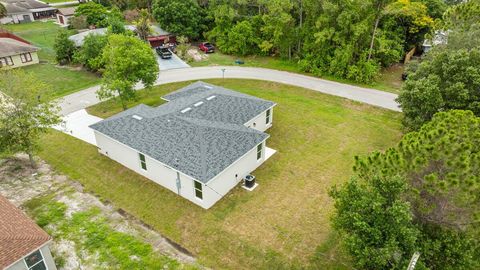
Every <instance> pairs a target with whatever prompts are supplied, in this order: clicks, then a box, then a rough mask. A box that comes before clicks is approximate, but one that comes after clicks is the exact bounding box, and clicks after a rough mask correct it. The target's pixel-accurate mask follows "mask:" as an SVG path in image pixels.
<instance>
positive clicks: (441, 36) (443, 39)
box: [422, 30, 449, 53]
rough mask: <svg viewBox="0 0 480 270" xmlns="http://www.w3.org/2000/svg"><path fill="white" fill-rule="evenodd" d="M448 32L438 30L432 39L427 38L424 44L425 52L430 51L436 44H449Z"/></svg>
mask: <svg viewBox="0 0 480 270" xmlns="http://www.w3.org/2000/svg"><path fill="white" fill-rule="evenodd" d="M448 32H449V31H440V30H437V31H435V34H434V36H433V38H432V39H425V40H424V41H423V44H422V49H423V53H426V52H428V51H430V50H431V49H432V47H434V46H437V45H444V44H447V40H448Z"/></svg>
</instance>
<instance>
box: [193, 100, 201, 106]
mask: <svg viewBox="0 0 480 270" xmlns="http://www.w3.org/2000/svg"><path fill="white" fill-rule="evenodd" d="M202 104H203V101H199V102H197V103H195V104H193V106H195V107H198V106H200V105H202Z"/></svg>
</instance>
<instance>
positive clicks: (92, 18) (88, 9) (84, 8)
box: [74, 1, 107, 27]
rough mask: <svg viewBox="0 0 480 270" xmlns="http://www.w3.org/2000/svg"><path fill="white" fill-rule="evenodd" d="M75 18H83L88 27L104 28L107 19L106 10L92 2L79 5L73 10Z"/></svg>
mask: <svg viewBox="0 0 480 270" xmlns="http://www.w3.org/2000/svg"><path fill="white" fill-rule="evenodd" d="M74 16H75V17H78V16H85V17H86V18H87V23H88V24H89V25H96V26H99V27H101V26H104V24H105V19H106V18H107V9H106V8H105V7H104V6H102V5H100V4H97V3H95V2H93V1H89V2H87V3H85V4H81V5H79V6H78V7H77V9H76V10H75V14H74Z"/></svg>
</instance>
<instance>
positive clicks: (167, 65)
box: [155, 53, 190, 71]
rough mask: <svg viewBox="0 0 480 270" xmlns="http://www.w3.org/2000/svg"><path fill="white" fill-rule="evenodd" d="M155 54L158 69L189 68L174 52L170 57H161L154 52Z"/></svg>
mask: <svg viewBox="0 0 480 270" xmlns="http://www.w3.org/2000/svg"><path fill="white" fill-rule="evenodd" d="M155 55H156V56H157V62H158V67H159V68H160V71H165V70H170V69H178V68H189V67H190V66H189V65H188V64H187V63H185V62H184V61H183V60H182V59H180V57H178V56H177V55H176V54H172V58H170V59H162V58H160V56H158V54H157V53H155Z"/></svg>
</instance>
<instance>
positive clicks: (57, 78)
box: [0, 21, 100, 98]
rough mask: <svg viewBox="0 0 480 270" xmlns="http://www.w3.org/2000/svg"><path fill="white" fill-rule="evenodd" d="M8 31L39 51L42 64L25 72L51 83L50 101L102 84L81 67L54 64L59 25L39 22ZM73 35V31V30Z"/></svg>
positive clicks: (10, 25)
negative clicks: (63, 66) (28, 42)
mask: <svg viewBox="0 0 480 270" xmlns="http://www.w3.org/2000/svg"><path fill="white" fill-rule="evenodd" d="M0 27H4V28H6V29H7V30H9V31H12V32H13V33H15V34H16V35H18V36H20V37H22V38H24V39H26V40H28V41H30V42H31V43H32V44H34V45H35V46H37V47H39V48H40V51H39V52H38V56H39V58H40V62H41V63H40V64H37V65H31V66H27V67H24V68H23V69H25V70H26V71H29V72H32V73H33V74H35V76H36V77H37V78H38V79H39V80H42V81H44V82H46V83H48V84H49V85H50V86H51V87H52V90H53V94H52V95H51V98H58V97H61V96H64V95H67V94H70V93H73V92H76V91H78V90H82V89H85V88H87V87H90V86H93V85H96V84H99V83H100V78H99V76H97V75H95V74H93V73H91V72H88V71H85V70H81V69H78V68H60V67H57V66H56V63H55V51H54V49H53V44H54V42H55V36H56V35H57V32H58V31H59V30H60V26H58V25H56V24H54V23H53V22H52V21H48V22H41V21H36V22H32V23H24V24H9V25H3V26H0ZM70 32H71V33H72V34H73V33H74V32H73V31H70Z"/></svg>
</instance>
